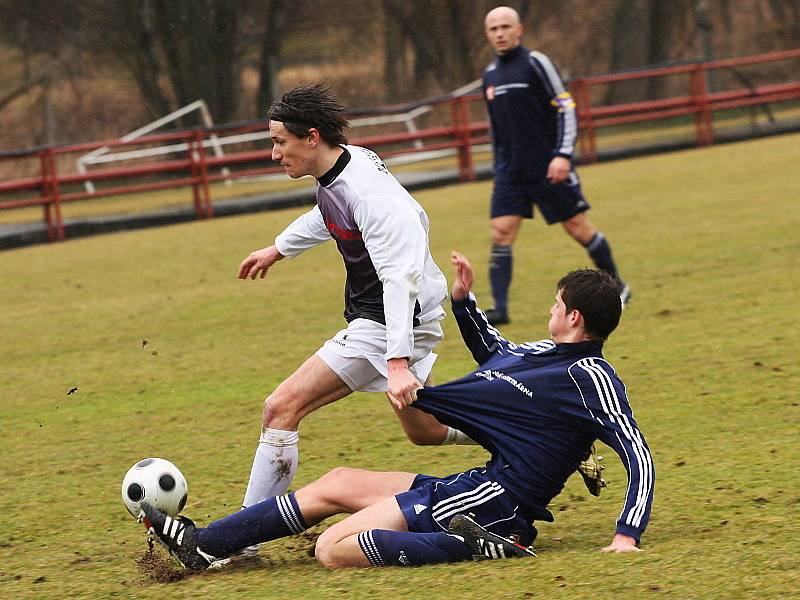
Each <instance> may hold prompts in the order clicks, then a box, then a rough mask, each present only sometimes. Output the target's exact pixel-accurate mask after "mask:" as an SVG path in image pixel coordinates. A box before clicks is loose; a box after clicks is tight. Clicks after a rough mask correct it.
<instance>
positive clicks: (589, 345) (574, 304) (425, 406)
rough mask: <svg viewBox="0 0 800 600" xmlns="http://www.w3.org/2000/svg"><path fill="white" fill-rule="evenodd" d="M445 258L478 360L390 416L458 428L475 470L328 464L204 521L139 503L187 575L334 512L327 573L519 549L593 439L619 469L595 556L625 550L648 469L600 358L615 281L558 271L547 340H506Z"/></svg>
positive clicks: (613, 318) (645, 498)
mask: <svg viewBox="0 0 800 600" xmlns="http://www.w3.org/2000/svg"><path fill="white" fill-rule="evenodd" d="M451 260H452V262H453V264H454V266H455V269H456V277H455V281H454V283H453V286H452V304H453V313H454V314H455V316H456V318H457V320H458V325H459V328H460V330H461V334H462V336H463V338H464V341H465V343H466V345H467V346H468V347H469V349H470V351H471V352H472V355H473V357H474V358H475V360H476V362H478V363H479V365H480V366H479V367H478V368H477V369H476V370H474V371H472V372H471V373H469V374H468V375H466V376H465V377H463V378H461V379H458V380H456V381H452V382H450V383H446V384H444V385H440V386H436V387H430V388H425V389H420V390H417V399H416V401H415V402H413V406H410V405H409V406H407V407H406V408H404V409H403V410H401V411H400V412H401V414H402V413H405V412H406V411H411V412H409V413H408V414H409V415H411V418H412V419H429V420H430V421H431V422H432V425H433V426H438V427H446V426H451V427H456V428H458V429H459V430H461V431H464V432H465V433H466V434H468V435H470V436H471V437H472V438H473V439H474V440H475V441H477V442H478V443H480V444H481V445H482V446H483V447H484V448H486V449H487V450H488V451H489V452H490V453H491V459H490V460H489V462H488V463H487V464H486V466H485V467H480V468H474V469H470V470H467V471H463V472H461V473H458V474H455V475H451V476H449V477H430V476H426V475H417V474H414V473H398V472H394V473H388V472H387V473H380V472H370V471H362V470H358V469H349V468H340V469H334V470H333V471H331V472H329V473H328V474H327V475H325V476H323V477H322V478H320V479H318V480H317V481H315V482H313V483H311V484H310V485H308V486H306V487H304V488H302V489H300V490H298V491H297V492H294V493H290V494H286V495H281V496H277V497H274V498H270V499H268V500H266V501H264V502H261V503H259V504H256V505H254V506H251V507H249V508H247V509H244V510H242V511H239V512H237V513H234V514H232V515H229V516H227V517H225V518H223V519H220V520H218V521H215V522H213V523H211V524H210V525H209V526H208V527H205V528H197V527H196V526H195V524H194V523H193V522H192V521H191V520H190V519H188V518H186V517H177V518H174V519H173V518H171V517H169V516H167V515H165V514H164V513H162V512H160V511H158V510H155V509H153V508H152V507H150V506H148V505H145V504H144V503H143V504H142V509H143V512H142V515H141V517H142V519H143V520H144V523H145V526H146V527H147V528H148V531H149V532H150V534H151V535H154V536H155V537H156V538H157V539H158V540H159V541H160V542H161V543H162V544H164V545H165V546H166V547H167V549H168V550H169V551H170V552H171V553H172V554H173V555H174V556H175V557H176V558H178V560H179V561H180V562H181V564H183V565H184V566H185V567H186V568H187V569H189V570H193V571H199V570H203V569H206V568H208V567H209V566H211V565H212V564H213V563H214V562H215V561H216V560H217V559H221V558H224V557H226V556H229V555H231V554H233V553H235V552H237V551H238V550H239V549H241V548H243V547H246V546H248V545H250V544H254V543H259V542H264V541H268V540H273V539H276V538H279V537H284V536H288V535H292V534H297V533H300V532H302V531H303V530H305V529H306V528H308V527H310V526H311V525H314V524H316V523H318V522H320V521H322V520H323V519H325V518H327V517H329V516H331V515H334V514H338V513H351V516H349V517H348V518H346V519H344V520H343V521H341V522H339V523H336V524H335V525H333V526H332V527H330V528H329V529H327V530H326V531H325V532H324V533H323V534H322V535H321V536H320V538H319V539H318V541H317V545H316V549H315V552H316V557H317V560H318V561H319V563H320V564H322V565H323V566H325V567H327V568H331V569H333V568H340V567H356V566H388V565H422V564H433V563H441V562H455V561H460V560H465V559H468V558H470V557H480V558H502V557H511V556H530V555H532V554H533V553H532V551H531V550H530V548H528V546H529V545H530V544H531V543H532V541H533V540H534V539H535V537H536V533H537V532H536V529H535V527H534V525H533V522H534V521H537V520H539V521H552V520H553V516H552V514H551V513H550V512H549V511H548V510H547V505H548V504H549V503H550V501H551V500H552V499H553V498H554V497H555V496H556V495H558V494H559V493H560V492H561V490H562V489H563V486H564V483H565V482H566V480H567V478H568V477H569V475H570V474H571V473H572V472H573V471H574V470H575V469H576V468H577V466H578V464H579V463H580V461H581V460H582V458H583V457H584V456H585V455H586V453H587V452H588V450H589V448H590V446H591V444H592V443H593V442H594V441H595V440H596V439H600V440H602V441H603V442H604V443H606V444H608V445H609V446H611V447H612V448H613V449H614V451H615V452H616V453H617V454H618V455H619V456H620V459H621V460H622V463H623V465H624V467H625V469H626V471H627V474H628V486H627V488H626V495H625V502H624V506H623V510H622V512H621V513H620V516H619V518H618V519H617V524H616V533H615V535H614V538H613V541H612V542H611V544H610V545H608V546H606V547H605V548H603V550H604V551H607V552H629V551H636V550H638V545H639V540H640V538H641V535H642V533H643V532H644V530H645V528H646V527H647V523H648V520H649V517H650V508H651V505H652V500H653V486H654V481H655V471H654V467H653V461H652V457H651V455H650V450H649V448H648V446H647V443H646V442H645V439H644V436H643V435H642V433H641V431H640V430H639V428H638V425H637V424H636V421H635V419H634V417H633V413H632V411H631V407H630V405H629V403H628V400H627V396H626V392H625V386H624V385H623V384H622V382H621V381H620V380H619V378H618V377H617V375H616V372H615V371H614V369H613V367H612V366H611V365H610V364H609V363H608V362H607V361H606V360H605V359H604V358H603V355H602V347H603V342H604V341H605V339H606V338H607V337H608V335H609V334H610V333H611V332H612V331H613V330H614V328H615V327H616V326H617V324H618V322H619V317H620V313H621V306H620V302H619V285H618V284H617V282H616V281H614V279H613V278H612V277H611V276H609V275H608V274H607V273H604V272H601V271H594V270H589V269H584V270H580V271H573V272H572V273H569V274H568V275H566V276H565V277H563V278H562V279H561V280H560V281H559V283H558V286H557V294H556V299H555V303H554V304H553V306H552V308H551V309H550V321H549V330H550V334H551V337H552V339H549V340H541V341H537V342H527V343H524V344H515V343H512V342H509V341H508V340H506V339H504V338H503V337H501V336H500V334H499V332H498V331H497V330H496V329H494V328H493V327H491V326H490V325H489V324H488V323H487V321H486V318H485V315H484V314H483V313H482V312H481V311H480V310H479V309H478V307H477V304H476V302H475V298H474V296H473V295H472V294H471V293H470V289H471V287H472V284H473V281H474V275H473V272H472V268H471V266H470V264H469V262H468V261H467V260H466V259H465V258H464V257H463V256H461V255H460V254H458V253H453V256H452V259H451ZM409 404H411V403H409ZM421 415H422V416H421Z"/></svg>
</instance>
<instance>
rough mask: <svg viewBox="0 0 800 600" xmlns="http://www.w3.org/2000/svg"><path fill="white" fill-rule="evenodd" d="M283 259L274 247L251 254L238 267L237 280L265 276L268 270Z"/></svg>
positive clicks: (262, 277)
mask: <svg viewBox="0 0 800 600" xmlns="http://www.w3.org/2000/svg"><path fill="white" fill-rule="evenodd" d="M282 258H283V254H281V253H280V252H278V249H277V248H276V247H275V246H268V247H267V248H262V249H261V250H255V251H254V252H251V253H250V254H249V255H248V256H247V258H245V259H244V260H243V261H242V262H241V264H240V265H239V279H247V278H250V279H255V278H256V277H261V279H264V277H265V276H266V275H267V271H268V270H269V268H270V267H271V266H272V265H274V264H275V263H276V262H278V261H279V260H281V259H282Z"/></svg>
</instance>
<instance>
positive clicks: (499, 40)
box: [484, 6, 522, 54]
mask: <svg viewBox="0 0 800 600" xmlns="http://www.w3.org/2000/svg"><path fill="white" fill-rule="evenodd" d="M484 25H485V26H486V39H487V40H488V41H489V44H490V45H491V46H492V48H494V51H495V52H497V53H498V54H506V53H508V52H510V51H511V50H513V49H514V48H516V47H517V46H519V44H520V41H521V39H522V23H520V21H519V13H517V11H515V10H514V9H513V8H511V7H510V6H498V7H497V8H493V9H492V10H490V11H489V12H488V13H487V14H486V19H485V20H484Z"/></svg>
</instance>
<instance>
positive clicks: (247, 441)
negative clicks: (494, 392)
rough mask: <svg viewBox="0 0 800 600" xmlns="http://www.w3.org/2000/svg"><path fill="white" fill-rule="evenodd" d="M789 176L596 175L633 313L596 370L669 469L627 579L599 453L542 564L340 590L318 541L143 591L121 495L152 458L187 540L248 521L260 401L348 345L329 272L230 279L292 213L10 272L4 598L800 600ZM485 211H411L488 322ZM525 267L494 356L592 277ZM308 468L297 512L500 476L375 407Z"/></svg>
mask: <svg viewBox="0 0 800 600" xmlns="http://www.w3.org/2000/svg"><path fill="white" fill-rule="evenodd" d="M799 160H800V136H797V135H794V136H780V137H775V138H770V139H764V140H760V141H755V142H746V143H740V144H731V145H724V146H718V147H712V148H709V149H705V150H693V151H687V152H681V153H675V154H670V155H662V156H656V157H648V158H643V159H637V160H628V161H622V162H616V163H610V164H603V165H598V166H592V167H590V168H584V169H583V170H582V177H583V182H584V187H585V190H586V192H587V194H588V196H589V199H590V201H591V202H592V204H593V206H594V210H593V211H592V213H591V218H592V220H593V221H594V222H595V224H597V225H598V226H599V227H600V228H601V229H602V230H603V231H604V232H605V233H606V235H607V237H608V238H609V239H610V240H611V242H612V244H613V247H614V250H615V255H616V258H617V261H618V263H619V265H620V267H621V269H622V271H623V275H624V276H625V278H626V279H627V280H628V281H629V282H630V284H631V285H632V287H633V289H634V294H635V295H634V299H633V302H632V303H631V305H630V307H629V308H628V310H626V312H625V313H624V315H623V320H622V324H621V326H620V329H619V330H618V331H617V332H616V333H615V334H614V335H613V336H612V338H611V339H610V341H609V343H608V344H607V347H606V355H607V357H608V358H609V359H610V360H611V361H612V362H613V363H614V364H615V365H616V367H617V370H618V372H619V373H620V375H621V376H622V378H623V379H624V381H625V382H626V384H627V386H628V392H629V395H630V397H631V401H632V404H633V406H634V410H635V412H636V416H637V419H638V421H639V424H640V426H641V427H642V429H643V431H644V432H645V433H646V435H647V437H648V441H649V443H650V446H651V448H652V450H653V455H654V459H655V461H656V468H657V477H658V478H657V482H656V496H655V502H654V505H653V513H652V514H653V518H652V520H651V523H650V527H649V529H648V531H647V532H646V534H645V537H644V538H643V544H644V549H645V551H644V552H642V553H640V554H637V555H604V554H601V553H600V552H599V548H601V547H602V546H603V545H605V544H607V543H608V542H609V541H610V540H611V537H612V534H613V529H614V521H615V519H616V517H617V514H618V512H619V509H620V507H621V503H622V498H623V494H624V490H625V473H624V470H623V469H622V466H621V464H620V463H619V461H618V460H617V459H616V456H615V455H614V454H613V452H610V451H609V449H607V448H604V449H603V450H604V451H603V452H602V453H603V454H605V455H606V457H607V459H606V462H607V464H608V468H607V470H606V478H607V479H608V480H609V481H610V485H609V488H608V489H606V490H605V491H604V492H603V495H602V496H601V497H600V498H599V499H594V498H591V497H590V496H588V494H587V493H586V492H585V491H584V489H583V485H582V483H581V482H580V480H579V478H573V479H572V480H570V482H568V485H567V487H566V489H565V490H564V492H563V493H562V494H561V495H560V496H559V497H558V498H556V500H555V501H554V503H553V505H551V509H552V510H553V512H554V514H555V515H556V522H555V523H553V524H542V525H541V526H540V527H539V530H540V537H539V539H538V540H537V542H536V549H537V551H538V553H539V557H538V558H536V559H531V560H525V561H503V562H484V563H464V564H458V565H444V566H437V567H425V568H417V569H413V570H408V569H400V568H393V569H383V570H378V569H375V570H347V571H342V572H332V573H331V572H326V571H324V570H322V569H321V568H319V567H317V566H316V563H315V562H314V561H313V559H312V558H311V557H310V556H308V554H307V549H308V547H309V546H310V544H311V536H310V535H306V536H303V537H300V538H293V539H288V540H278V541H276V542H272V543H270V544H268V545H266V546H265V547H264V548H263V554H264V556H265V557H266V561H265V566H264V568H259V569H239V570H230V571H223V572H217V573H207V574H204V575H201V576H195V577H189V578H184V579H180V580H177V581H172V582H164V581H163V580H164V579H166V577H164V576H160V577H156V578H154V576H153V571H152V570H150V569H148V568H146V567H145V566H144V565H143V564H141V563H140V562H137V561H140V559H142V557H143V556H144V555H145V551H146V544H145V535H144V532H143V529H142V528H141V526H139V525H136V524H135V523H134V522H133V520H132V519H131V518H130V517H129V516H128V515H127V513H126V511H125V510H124V508H123V506H122V503H121V502H120V498H119V486H120V482H121V479H122V476H123V475H124V473H125V471H126V470H127V469H128V467H129V466H130V465H131V464H133V463H134V462H135V461H137V460H138V459H140V458H144V457H147V456H163V457H165V458H169V459H171V460H173V461H175V462H176V463H177V464H179V465H180V466H181V467H182V469H183V471H184V473H185V474H186V475H187V477H188V479H189V484H190V493H189V503H188V506H187V509H186V512H187V514H189V515H190V516H192V517H194V518H195V519H197V520H198V521H200V522H201V523H203V524H204V523H207V522H208V521H209V520H211V519H214V518H217V517H219V516H222V515H223V514H225V513H227V512H229V511H231V510H234V509H235V508H236V507H238V505H239V503H240V501H241V498H242V494H243V491H244V486H245V482H246V478H247V474H248V472H249V467H250V463H251V460H252V454H253V451H254V448H255V444H256V441H257V437H258V431H259V418H260V412H261V405H262V399H263V397H264V396H265V395H266V394H267V393H268V392H269V391H270V390H271V389H272V388H273V387H274V386H275V385H276V384H277V383H278V382H279V381H280V380H281V378H282V377H284V376H285V375H287V374H288V373H289V372H291V371H292V370H293V369H294V368H295V367H296V366H297V365H298V364H299V362H300V361H301V360H302V359H303V358H305V357H306V356H307V355H309V354H310V353H312V352H313V351H314V350H315V349H316V348H317V347H318V346H319V345H320V343H321V342H322V341H323V340H324V339H326V338H327V337H328V336H329V335H330V334H332V333H333V332H335V331H336V330H338V329H339V328H340V327H341V325H342V323H343V320H342V318H341V309H342V306H341V298H342V285H343V268H342V266H341V261H340V259H339V257H338V255H337V254H336V251H335V248H334V247H333V245H330V244H329V245H327V246H326V247H322V248H318V249H316V250H314V251H313V252H312V253H309V254H307V255H305V256H302V257H300V258H298V259H296V260H295V261H284V262H283V263H280V264H279V265H278V266H277V267H276V268H275V270H274V271H273V272H272V273H271V275H270V276H269V277H268V278H267V279H266V280H264V281H256V282H252V281H246V282H242V281H238V280H237V279H236V278H235V272H236V268H237V266H238V264H239V261H240V260H241V258H243V257H244V256H245V255H246V254H247V253H248V252H249V251H250V250H252V249H254V248H257V247H261V246H263V245H267V244H268V243H269V242H270V241H271V240H272V239H273V237H274V235H275V234H276V233H277V232H278V231H280V229H281V228H282V227H283V225H285V224H286V223H288V222H289V221H290V220H291V219H293V218H294V217H295V216H297V215H298V214H300V212H301V211H300V210H287V211H282V212H274V213H261V214H258V215H253V216H244V217H231V218H225V219H216V220H211V221H206V222H198V223H191V224H185V225H179V226H173V227H166V228H160V229H151V230H143V231H136V232H131V233H120V234H114V235H107V236H98V237H93V238H84V239H80V240H75V241H68V242H66V243H62V244H53V245H47V246H37V247H29V248H24V249H19V250H12V251H6V252H3V253H2V254H0V280H2V288H0V305H2V307H3V311H2V345H1V346H0V348H1V349H0V357H1V358H0V365H1V366H2V368H1V369H0V373H2V396H0V453H2V456H3V463H4V464H3V467H2V469H0V484H2V490H3V493H2V495H0V597H2V598H15V599H20V598H111V597H140V598H154V597H167V596H168V597H170V598H173V599H179V598H195V597H200V596H202V597H204V598H368V597H369V598H374V597H384V596H386V595H389V596H391V597H392V598H486V597H492V598H531V597H533V598H540V597H541V598H598V597H600V598H602V597H612V596H616V597H619V598H632V597H638V598H648V597H652V598H661V597H670V598H790V597H797V590H798V589H800V570H798V556H800V541H798V539H799V538H800V520H799V519H798V514H800V474H799V473H798V469H797V464H798V462H799V460H800V444H798V441H797V440H798V438H797V432H798V427H797V423H798V421H800V397H798V392H797V389H798V385H799V384H800V366H798V360H797V356H798V353H800V341H798V335H797V331H798V330H797V314H796V313H797V309H798V306H800V302H799V301H800V294H799V293H798V287H797V286H798V281H800V236H798V234H797V231H798V229H800V202H799V201H798V200H799V199H800V177H799V176H798V175H797V163H798V161H799ZM489 190H490V184H489V183H477V184H470V185H461V186H453V187H447V188H441V189H437V190H432V191H426V192H424V193H419V194H417V197H418V198H419V200H420V201H421V202H422V203H423V204H424V205H425V207H426V209H427V210H428V213H429V215H430V218H431V222H432V240H431V243H432V249H433V253H434V256H435V258H436V259H437V261H438V262H439V264H440V265H442V266H443V267H445V266H446V265H447V256H448V253H449V251H450V250H451V249H453V248H457V249H459V250H462V251H463V252H465V253H466V254H467V255H468V256H471V257H472V258H473V261H474V262H475V263H476V269H477V271H478V273H479V276H480V279H479V282H478V284H477V290H476V291H477V293H478V297H479V299H481V298H482V299H483V300H484V304H487V303H488V302H489V299H488V294H487V285H488V284H487V282H486V278H485V277H484V274H485V271H486V258H487V253H488V252H487V250H488V232H487V222H486V212H487V198H488V195H489ZM515 262H516V272H515V275H514V284H513V288H512V298H511V302H512V310H513V313H512V317H513V319H514V321H513V323H512V324H511V325H510V326H508V327H507V328H506V329H505V330H504V332H505V333H506V335H507V336H508V337H509V338H511V339H516V340H526V339H539V338H542V337H546V335H547V330H546V323H547V311H548V308H549V306H550V303H551V301H552V296H553V293H554V290H553V283H554V282H555V280H556V279H557V278H558V277H559V276H560V275H562V274H563V273H564V272H566V271H567V270H569V269H571V268H574V267H576V266H582V265H584V264H585V263H586V256H585V253H584V252H583V251H582V250H581V249H580V248H579V247H577V246H576V245H575V244H574V243H573V242H571V241H570V240H568V239H567V237H566V236H565V234H564V233H563V232H562V231H561V230H560V229H559V228H558V227H551V228H547V227H545V226H544V225H543V223H542V222H541V221H540V220H539V219H536V220H534V221H533V222H532V223H526V224H525V226H524V229H523V235H522V237H521V239H520V241H519V242H518V244H517V246H516V247H515ZM447 272H448V275H449V270H448V271H447ZM445 331H446V339H445V341H444V342H443V344H442V345H441V346H440V349H441V352H440V354H441V358H440V360H439V362H438V364H437V366H436V369H435V376H436V378H437V379H438V380H439V381H444V380H448V379H450V378H454V377H456V376H457V375H460V374H462V373H464V372H466V371H467V370H468V369H470V368H471V362H470V359H469V357H468V355H467V353H466V351H465V350H464V349H463V348H462V347H461V343H460V339H459V337H458V333H457V330H456V327H455V325H454V323H453V321H452V320H451V319H450V318H448V320H447V321H446V326H445ZM72 388H77V390H76V391H74V393H72V394H68V391H69V390H71V389H72ZM300 453H301V462H300V469H299V471H298V474H297V477H296V479H295V482H294V486H295V487H297V486H300V485H303V484H305V483H307V482H309V481H310V480H312V479H314V478H316V477H317V476H319V475H321V474H323V473H324V472H326V471H327V470H329V469H330V468H332V467H335V466H338V465H343V464H346V465H351V466H360V467H366V468H373V469H386V470H394V469H399V470H410V471H420V472H427V473H431V474H438V475H444V474H447V473H450V472H453V471H457V470H461V469H462V468H465V467H469V466H473V465H476V464H480V463H482V462H483V461H484V460H485V453H484V452H483V451H482V450H480V449H478V448H472V447H467V448H463V447H462V448H459V447H447V448H433V449H431V448H419V447H414V446H411V445H410V444H409V443H407V442H405V441H404V438H403V436H402V434H401V432H400V428H399V426H398V425H397V424H396V423H395V422H394V417H393V416H392V414H391V410H390V408H389V406H388V404H387V402H386V400H385V399H383V398H382V397H381V396H379V395H375V394H373V395H369V394H358V395H355V396H353V397H351V398H349V399H346V400H344V401H341V402H339V403H337V404H336V405H333V406H330V407H327V408H325V409H323V410H321V411H319V412H317V413H316V414H313V415H312V416H311V417H309V418H308V419H307V420H306V421H304V422H303V425H302V427H301V445H300ZM320 530H321V529H320V528H315V529H314V530H313V531H312V533H314V532H319V531H320Z"/></svg>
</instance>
